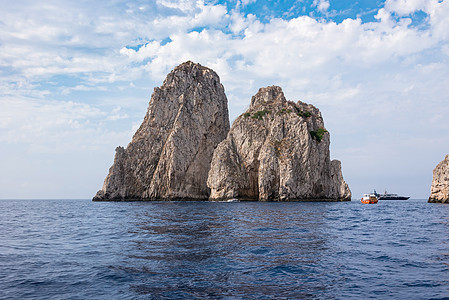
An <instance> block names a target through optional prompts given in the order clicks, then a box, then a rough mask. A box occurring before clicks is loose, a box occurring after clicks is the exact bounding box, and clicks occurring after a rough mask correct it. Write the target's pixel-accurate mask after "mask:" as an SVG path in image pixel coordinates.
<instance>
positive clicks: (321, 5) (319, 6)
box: [312, 0, 330, 13]
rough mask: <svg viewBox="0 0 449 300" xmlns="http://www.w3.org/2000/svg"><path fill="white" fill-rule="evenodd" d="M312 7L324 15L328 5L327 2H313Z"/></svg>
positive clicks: (325, 0)
mask: <svg viewBox="0 0 449 300" xmlns="http://www.w3.org/2000/svg"><path fill="white" fill-rule="evenodd" d="M312 5H313V6H315V7H316V8H317V9H318V11H320V12H322V13H324V12H326V11H327V10H328V9H329V6H330V3H329V1H328V0H314V1H313V4H312Z"/></svg>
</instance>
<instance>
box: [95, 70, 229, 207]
mask: <svg viewBox="0 0 449 300" xmlns="http://www.w3.org/2000/svg"><path fill="white" fill-rule="evenodd" d="M228 131H229V116H228V107H227V99H226V95H225V93H224V88H223V86H222V85H221V83H220V79H219V77H218V75H217V74H216V73H215V72H214V71H212V70H211V69H208V68H206V67H203V66H201V65H199V64H195V63H192V62H186V63H183V64H181V65H179V66H178V67H176V68H175V69H174V70H173V71H172V72H171V73H170V74H168V75H167V78H166V79H165V81H164V83H163V85H162V86H161V87H160V88H155V89H154V93H153V95H152V96H151V100H150V103H149V107H148V111H147V113H146V115H145V118H144V120H143V123H142V125H141V126H140V128H139V129H138V130H137V132H136V133H135V134H134V136H133V138H132V141H131V142H130V143H129V144H128V146H127V147H126V149H124V148H122V147H118V148H117V149H116V155H115V159H114V164H113V165H112V167H111V168H110V170H109V174H108V175H107V177H106V179H105V181H104V184H103V188H102V189H101V190H100V191H98V193H97V194H96V196H95V197H94V199H93V200H125V199H136V200H157V199H165V200H175V199H184V200H200V199H207V198H208V196H209V189H208V187H207V185H206V181H207V175H208V172H209V168H210V162H211V159H212V154H213V151H214V149H215V147H216V146H217V145H218V143H220V142H221V141H222V140H223V139H224V138H226V134H227V133H228Z"/></svg>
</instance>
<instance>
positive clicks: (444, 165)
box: [428, 155, 449, 203]
mask: <svg viewBox="0 0 449 300" xmlns="http://www.w3.org/2000/svg"><path fill="white" fill-rule="evenodd" d="M428 202H431V203H449V155H446V157H445V158H444V160H443V161H442V162H440V163H439V164H438V165H437V166H436V167H435V169H433V180H432V186H431V188H430V197H429V201H428Z"/></svg>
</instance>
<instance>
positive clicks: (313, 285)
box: [0, 199, 449, 300]
mask: <svg viewBox="0 0 449 300" xmlns="http://www.w3.org/2000/svg"><path fill="white" fill-rule="evenodd" d="M386 298H388V299H449V205H444V204H429V203H427V202H426V200H419V199H415V200H407V201H379V203H378V204H371V205H369V204H362V203H360V201H351V202H238V203H222V202H92V201H90V200H1V201H0V299H109V300H110V299H386Z"/></svg>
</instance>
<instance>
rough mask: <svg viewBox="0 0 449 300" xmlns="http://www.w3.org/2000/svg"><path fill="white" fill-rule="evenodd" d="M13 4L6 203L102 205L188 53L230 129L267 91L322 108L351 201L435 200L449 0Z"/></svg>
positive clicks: (4, 112)
mask: <svg viewBox="0 0 449 300" xmlns="http://www.w3.org/2000/svg"><path fill="white" fill-rule="evenodd" d="M0 4H1V5H0V6H1V7H2V9H1V11H0V199H25V198H26V199H30V198H32V199H35V198H39V199H54V198H63V199H67V198H71V199H74V198H75V199H78V198H80V199H81V198H82V199H84V198H92V197H93V196H94V195H95V193H96V191H97V190H99V189H100V188H101V186H102V184H103V180H104V178H105V177H106V175H107V173H108V169H109V167H110V166H111V165H112V162H113V159H114V152H115V151H114V149H115V148H116V147H117V146H126V145H127V144H128V143H129V142H130V141H131V138H132V135H133V133H134V132H135V131H136V129H137V128H138V126H139V125H140V123H141V122H142V120H143V117H144V115H145V113H146V110H147V108H148V102H149V99H150V97H151V94H152V91H153V89H154V87H157V86H160V85H162V82H163V80H164V78H165V76H166V75H167V74H168V73H169V72H170V71H171V70H172V69H173V68H174V67H175V66H177V65H179V64H180V63H182V62H185V61H188V60H191V61H194V62H197V63H200V64H202V65H204V66H207V67H209V68H212V69H213V70H214V71H216V72H217V74H218V75H219V76H220V79H221V82H222V84H223V85H224V87H225V91H226V95H227V97H228V101H229V114H230V120H231V122H232V121H233V120H234V119H235V118H236V117H237V116H239V115H240V114H242V113H243V112H244V111H245V110H246V109H247V108H248V106H249V103H250V99H251V96H252V95H254V94H255V93H256V92H257V91H258V89H259V88H260V87H265V86H269V85H279V86H281V87H282V89H283V91H284V93H285V95H286V98H287V99H289V100H292V101H298V100H300V101H303V102H307V103H311V104H313V105H315V106H316V107H318V108H319V109H320V111H321V113H322V115H323V119H324V122H325V126H326V128H327V130H328V131H329V132H330V135H331V149H330V150H331V158H332V159H338V160H340V161H341V162H342V169H343V176H344V178H345V180H346V182H347V183H348V184H349V187H350V189H351V191H352V193H353V198H360V197H361V195H362V194H363V193H367V192H370V191H372V190H373V189H377V191H378V192H383V191H384V189H387V190H388V191H389V192H395V193H399V194H405V195H408V196H411V197H412V198H417V199H425V198H428V196H429V193H430V185H431V182H432V171H433V169H434V168H435V166H436V165H437V164H438V163H439V162H440V161H441V160H443V159H444V156H445V155H446V154H449V118H448V115H449V17H448V16H449V0H443V1H441V0H386V1H380V0H379V1H376V0H370V1H369V0H360V1H341V0H339V1H336V0H302V1H292V0H279V1H261V0H230V1H214V0H209V1H206V0H204V1H202V0H198V1H193V0H180V1H173V0H152V1H143V0H142V1H140V0H135V1H133V0H130V1H121V0H110V1H87V0H77V1H66V0H57V1H56V0H55V1H51V0H42V1H31V0H30V1H28V0H16V1H9V0H0Z"/></svg>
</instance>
